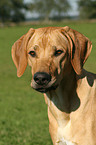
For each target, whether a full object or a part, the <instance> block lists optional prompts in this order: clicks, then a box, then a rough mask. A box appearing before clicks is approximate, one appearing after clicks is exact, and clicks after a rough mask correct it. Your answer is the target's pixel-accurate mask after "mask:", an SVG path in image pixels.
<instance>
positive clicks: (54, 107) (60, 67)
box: [12, 26, 96, 145]
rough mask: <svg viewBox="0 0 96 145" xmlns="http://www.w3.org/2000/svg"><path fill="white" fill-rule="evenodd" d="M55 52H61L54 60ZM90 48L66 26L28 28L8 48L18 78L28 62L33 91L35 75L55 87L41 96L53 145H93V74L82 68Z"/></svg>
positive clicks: (95, 87)
mask: <svg viewBox="0 0 96 145" xmlns="http://www.w3.org/2000/svg"><path fill="white" fill-rule="evenodd" d="M58 49H61V50H62V51H63V53H62V54H60V55H59V56H57V57H56V56H55V55H54V52H55V51H56V50H58ZM91 49H92V43H91V41H90V40H89V39H88V38H87V37H85V36H84V35H82V34H81V33H79V32H77V31H76V30H72V29H71V28H69V27H68V26H66V27H47V28H39V29H36V30H34V29H30V30H29V32H28V33H27V34H26V35H24V36H22V37H21V38H20V39H19V40H17V42H15V44H14V45H13V47H12V58H13V61H14V63H15V65H16V67H17V75H18V76H19V77H20V76H21V75H22V74H23V73H24V71H25V68H26V66H27V62H28V63H29V65H30V66H31V67H32V82H31V86H32V87H33V88H34V89H36V87H37V84H36V83H35V81H34V79H33V76H34V74H35V73H36V72H46V73H48V74H50V75H51V77H52V78H51V81H50V82H49V84H48V85H47V86H46V87H47V88H48V87H51V86H54V85H58V87H57V89H55V90H50V91H48V92H46V93H45V94H44V97H45V102H46V104H47V105H48V118H49V131H50V135H51V138H52V141H53V144H54V145H96V74H92V73H90V72H87V71H86V70H84V69H83V65H84V63H85V61H86V60H87V58H88V56H89V54H90V52H91ZM30 51H35V53H36V56H35V57H32V56H30V55H29V54H28V53H29V52H30Z"/></svg>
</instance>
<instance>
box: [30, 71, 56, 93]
mask: <svg viewBox="0 0 96 145" xmlns="http://www.w3.org/2000/svg"><path fill="white" fill-rule="evenodd" d="M33 79H34V82H35V85H34V86H33V88H34V89H35V90H37V91H39V92H42V93H45V92H47V91H49V90H52V89H56V88H57V85H56V86H50V85H49V84H50V83H51V75H50V74H48V73H46V72H37V73H35V74H34V77H33Z"/></svg>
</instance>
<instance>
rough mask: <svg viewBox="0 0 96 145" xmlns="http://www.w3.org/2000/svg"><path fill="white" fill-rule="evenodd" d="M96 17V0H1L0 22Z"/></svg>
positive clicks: (2, 23)
mask: <svg viewBox="0 0 96 145" xmlns="http://www.w3.org/2000/svg"><path fill="white" fill-rule="evenodd" d="M65 19H70V20H80V19H96V0H0V23H1V26H3V25H4V24H5V23H6V22H7V23H8V22H15V23H18V22H20V21H39V20H43V21H49V20H54V21H61V20H65Z"/></svg>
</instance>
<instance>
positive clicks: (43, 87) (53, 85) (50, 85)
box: [31, 80, 58, 93]
mask: <svg viewBox="0 0 96 145" xmlns="http://www.w3.org/2000/svg"><path fill="white" fill-rule="evenodd" d="M31 87H32V88H33V89H35V90H36V91H38V92H41V93H46V92H48V91H51V90H55V89H56V88H57V87H58V84H57V83H56V80H53V81H50V82H49V83H48V84H47V85H38V84H37V83H35V82H34V80H33V81H32V82H31Z"/></svg>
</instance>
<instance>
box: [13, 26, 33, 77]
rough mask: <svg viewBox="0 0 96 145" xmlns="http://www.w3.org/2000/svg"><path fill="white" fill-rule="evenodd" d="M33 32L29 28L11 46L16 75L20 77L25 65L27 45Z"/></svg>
mask: <svg viewBox="0 0 96 145" xmlns="http://www.w3.org/2000/svg"><path fill="white" fill-rule="evenodd" d="M33 33H34V29H33V28H31V29H30V30H29V31H28V32H27V34H25V35H23V36H22V37H21V38H20V39H18V40H17V41H16V42H15V43H14V44H13V46H12V59H13V62H14V64H15V66H16V68H17V76H18V77H21V76H22V75H23V73H24V71H25V69H26V66H27V45H28V42H29V40H30V38H31V37H32V35H33Z"/></svg>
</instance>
